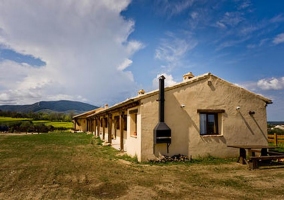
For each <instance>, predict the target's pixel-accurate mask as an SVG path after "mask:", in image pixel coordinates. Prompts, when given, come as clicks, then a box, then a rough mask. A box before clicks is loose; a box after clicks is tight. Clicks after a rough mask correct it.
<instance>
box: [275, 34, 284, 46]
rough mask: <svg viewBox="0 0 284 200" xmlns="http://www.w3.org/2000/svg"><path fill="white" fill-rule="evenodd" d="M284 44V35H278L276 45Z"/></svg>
mask: <svg viewBox="0 0 284 200" xmlns="http://www.w3.org/2000/svg"><path fill="white" fill-rule="evenodd" d="M283 42H284V33H281V34H278V35H277V36H276V37H275V38H274V39H273V43H274V44H280V43H283Z"/></svg>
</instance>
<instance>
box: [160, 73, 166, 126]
mask: <svg viewBox="0 0 284 200" xmlns="http://www.w3.org/2000/svg"><path fill="white" fill-rule="evenodd" d="M165 79H166V78H165V77H164V76H163V75H162V76H160V77H159V101H160V103H159V122H164V121H165V89H164V85H165V81H164V80H165Z"/></svg>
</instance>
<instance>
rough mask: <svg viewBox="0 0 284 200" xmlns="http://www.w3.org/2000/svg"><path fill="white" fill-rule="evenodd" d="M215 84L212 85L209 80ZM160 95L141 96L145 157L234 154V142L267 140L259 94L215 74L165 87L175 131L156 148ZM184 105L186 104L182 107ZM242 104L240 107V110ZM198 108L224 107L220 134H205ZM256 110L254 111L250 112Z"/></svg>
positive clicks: (169, 122) (168, 116)
mask: <svg viewBox="0 0 284 200" xmlns="http://www.w3.org/2000/svg"><path fill="white" fill-rule="evenodd" d="M209 80H210V81H211V83H212V84H211V85H208V81H209ZM156 99H158V95H154V96H152V97H149V98H146V99H143V100H141V131H142V138H141V139H142V144H141V145H142V146H141V151H142V154H141V160H147V159H151V158H153V157H154V154H153V152H154V151H155V154H156V155H158V154H159V152H160V153H162V154H164V155H175V154H184V155H187V156H192V157H193V158H194V157H199V156H207V155H212V156H216V157H230V156H236V155H237V154H238V150H237V149H233V148H228V147H227V145H228V144H230V145H232V144H267V140H266V138H267V121H266V103H265V102H264V101H263V100H262V99H260V98H258V97H257V96H256V95H254V94H252V93H250V92H248V91H246V90H244V89H242V88H239V87H236V86H234V85H232V84H230V83H228V82H226V81H223V80H221V79H219V78H216V77H214V76H212V77H209V78H206V79H203V80H200V81H197V82H195V83H191V84H190V85H185V86H182V87H177V88H176V89H171V90H167V89H166V91H165V122H166V123H167V125H168V126H169V127H170V128H171V131H172V143H171V145H170V147H169V154H167V148H166V144H158V145H155V149H154V148H153V147H154V146H153V129H154V127H155V126H156V124H157V122H158V101H156ZM181 105H184V107H181ZM237 106H239V107H240V109H239V110H236V107H237ZM197 109H224V110H225V112H224V113H222V114H219V116H220V118H219V121H220V127H219V129H220V133H221V134H220V135H217V136H201V135H200V133H199V132H200V131H199V129H200V128H199V126H200V125H199V113H197ZM249 111H254V112H255V114H254V115H249V113H248V112H249Z"/></svg>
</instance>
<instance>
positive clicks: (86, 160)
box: [0, 135, 284, 200]
mask: <svg viewBox="0 0 284 200" xmlns="http://www.w3.org/2000/svg"><path fill="white" fill-rule="evenodd" d="M68 136H69V135H68ZM12 137H16V136H12ZM41 137H45V138H44V140H42V141H41V140H38V138H41ZM74 137H77V138H74V139H72V138H71V139H72V140H71V141H69V140H66V141H65V138H60V137H57V138H56V139H57V140H56V142H54V139H50V138H48V137H47V136H44V135H42V136H40V135H38V136H26V137H25V141H23V140H21V139H20V137H18V138H17V140H16V139H13V138H11V136H0V199H21V200H22V199H119V200H124V199H131V200H132V199H134V200H135V199H137V200H138V199H139V200H140V199H284V190H283V188H284V166H283V165H275V166H270V165H267V166H262V167H260V169H257V170H249V169H248V168H247V166H245V165H241V164H239V163H236V162H226V163H220V164H218V163H216V162H213V163H210V162H206V161H205V162H196V163H194V162H193V163H182V164H181V163H179V164H167V165H165V164H163V165H159V164H154V165H153V164H150V163H142V164H141V163H135V162H129V161H126V160H125V159H123V158H120V157H118V156H117V155H116V154H115V153H113V150H111V149H110V148H109V147H103V146H99V145H96V144H94V143H93V142H91V143H90V142H89V139H90V138H87V139H86V141H85V137H86V136H80V137H79V136H74ZM72 141H73V142H72ZM84 142H86V143H84ZM12 147H13V148H12Z"/></svg>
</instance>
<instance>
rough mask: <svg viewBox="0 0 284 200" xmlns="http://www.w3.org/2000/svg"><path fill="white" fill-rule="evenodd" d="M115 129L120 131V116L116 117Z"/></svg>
mask: <svg viewBox="0 0 284 200" xmlns="http://www.w3.org/2000/svg"><path fill="white" fill-rule="evenodd" d="M114 124H115V125H114V126H115V129H120V123H119V116H115V117H114Z"/></svg>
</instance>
